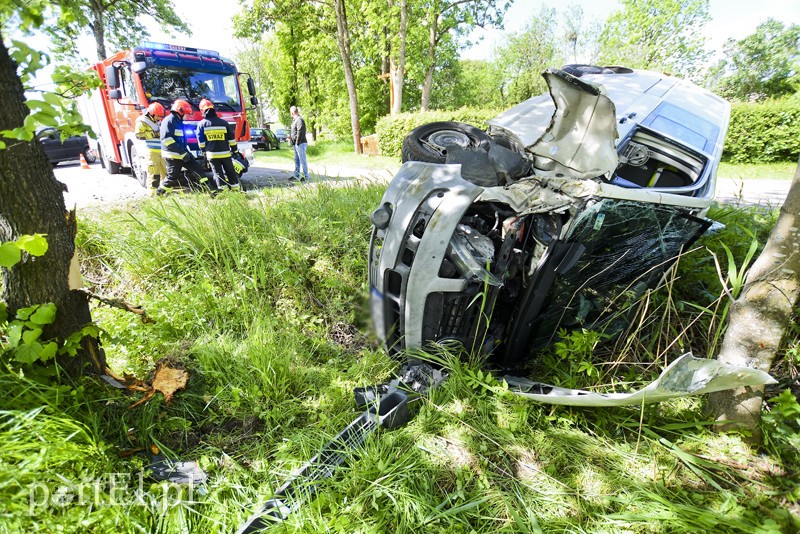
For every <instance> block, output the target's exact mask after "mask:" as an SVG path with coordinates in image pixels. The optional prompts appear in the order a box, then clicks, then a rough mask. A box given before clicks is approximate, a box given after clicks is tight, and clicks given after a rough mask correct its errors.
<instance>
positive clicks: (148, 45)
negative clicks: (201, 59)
mask: <svg viewBox="0 0 800 534" xmlns="http://www.w3.org/2000/svg"><path fill="white" fill-rule="evenodd" d="M140 48H151V49H153V50H172V51H175V52H188V53H190V54H197V55H198V56H201V55H202V56H212V57H217V58H218V57H220V56H219V52H215V51H214V50H206V49H204V48H192V47H189V46H179V45H173V44H167V43H153V42H150V41H143V42H142V44H141V45H140Z"/></svg>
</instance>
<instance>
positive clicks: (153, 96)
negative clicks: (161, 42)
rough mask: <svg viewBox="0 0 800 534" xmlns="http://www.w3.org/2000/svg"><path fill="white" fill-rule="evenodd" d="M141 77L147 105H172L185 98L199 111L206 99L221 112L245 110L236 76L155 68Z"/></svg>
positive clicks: (151, 68) (161, 67) (143, 73)
mask: <svg viewBox="0 0 800 534" xmlns="http://www.w3.org/2000/svg"><path fill="white" fill-rule="evenodd" d="M140 76H141V80H142V87H143V88H144V92H145V94H146V95H147V99H148V101H151V102H152V101H159V102H161V103H168V104H171V103H172V102H173V101H174V100H175V99H177V98H183V99H185V100H188V101H189V102H191V103H192V104H193V105H194V106H195V107H197V104H198V103H199V102H200V100H201V99H203V98H207V99H209V100H211V101H212V102H214V104H215V105H216V108H217V110H219V111H241V110H242V103H241V101H240V100H239V90H238V86H237V84H236V75H235V74H219V73H213V72H199V71H197V70H193V69H181V68H176V67H163V66H153V67H150V68H148V69H147V70H146V71H144V72H142V73H141V75H140Z"/></svg>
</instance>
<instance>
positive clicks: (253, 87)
mask: <svg viewBox="0 0 800 534" xmlns="http://www.w3.org/2000/svg"><path fill="white" fill-rule="evenodd" d="M247 92H248V93H250V95H251V96H254V95H255V94H256V84H255V83H254V82H253V78H247ZM254 103H255V102H254Z"/></svg>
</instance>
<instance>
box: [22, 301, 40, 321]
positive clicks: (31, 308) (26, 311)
mask: <svg viewBox="0 0 800 534" xmlns="http://www.w3.org/2000/svg"><path fill="white" fill-rule="evenodd" d="M38 307H39V305H38V304H34V305H33V306H28V307H27V308H20V309H18V310H17V319H19V320H20V321H27V320H28V317H30V316H31V314H32V313H33V312H35V311H36V308H38Z"/></svg>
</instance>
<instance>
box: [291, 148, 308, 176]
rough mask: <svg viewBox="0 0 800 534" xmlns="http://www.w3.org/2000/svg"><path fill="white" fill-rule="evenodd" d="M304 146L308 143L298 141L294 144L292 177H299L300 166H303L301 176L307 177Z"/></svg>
mask: <svg viewBox="0 0 800 534" xmlns="http://www.w3.org/2000/svg"><path fill="white" fill-rule="evenodd" d="M306 148H308V143H300V144H299V145H295V146H294V177H295V178H301V176H300V166H301V165H302V166H303V175H302V178H304V179H305V178H308V161H307V160H306Z"/></svg>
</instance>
